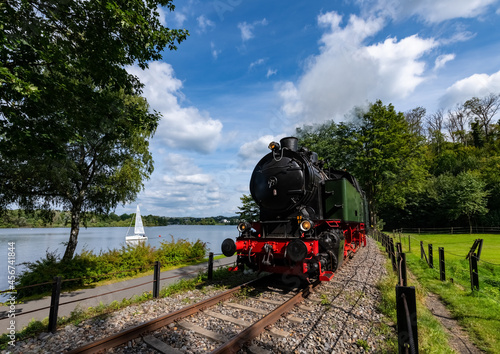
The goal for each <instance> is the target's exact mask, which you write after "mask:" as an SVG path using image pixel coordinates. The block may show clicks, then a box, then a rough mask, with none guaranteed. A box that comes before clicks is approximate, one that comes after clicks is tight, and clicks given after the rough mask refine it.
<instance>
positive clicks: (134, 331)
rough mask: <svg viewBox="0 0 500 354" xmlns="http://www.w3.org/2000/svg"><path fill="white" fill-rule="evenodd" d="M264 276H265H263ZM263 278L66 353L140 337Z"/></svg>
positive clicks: (226, 297) (91, 350)
mask: <svg viewBox="0 0 500 354" xmlns="http://www.w3.org/2000/svg"><path fill="white" fill-rule="evenodd" d="M264 278H265V277H264ZM262 279H263V278H259V279H255V280H252V281H250V282H247V283H244V284H241V285H238V286H236V287H234V288H232V289H229V290H226V291H225V292H223V293H220V294H218V295H216V296H213V297H211V298H209V299H206V300H203V301H200V302H198V303H196V304H193V305H189V306H187V307H184V308H182V309H180V310H177V311H174V312H171V313H168V314H166V315H163V316H160V317H157V318H154V319H152V320H150V321H147V322H144V323H142V324H140V325H137V326H134V327H132V328H129V329H126V330H123V331H121V332H118V333H116V334H113V335H111V336H109V337H105V338H102V339H99V340H97V341H95V342H92V343H87V344H85V345H83V346H81V347H79V348H76V349H73V350H71V351H69V352H68V354H76V353H95V352H97V351H101V350H106V349H110V348H114V347H117V346H119V345H121V344H123V343H126V342H128V341H130V340H131V339H135V338H138V337H140V336H141V335H142V334H144V333H147V332H152V331H155V330H157V329H159V328H162V327H164V326H167V325H168V324H170V323H172V322H174V321H177V320H179V319H181V318H184V317H187V316H190V315H192V314H194V313H197V312H199V311H202V310H204V309H206V308H208V307H210V306H214V305H217V304H218V303H219V302H221V301H224V300H226V299H228V298H230V297H232V296H233V295H234V294H235V293H237V292H238V291H240V290H241V289H242V288H244V287H247V286H251V285H254V283H258V282H261V281H262Z"/></svg>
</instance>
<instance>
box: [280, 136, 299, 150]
mask: <svg viewBox="0 0 500 354" xmlns="http://www.w3.org/2000/svg"><path fill="white" fill-rule="evenodd" d="M280 144H281V148H282V149H283V148H287V149H288V150H291V151H297V150H298V149H299V139H297V138H295V137H293V136H290V137H288V138H283V139H281V140H280Z"/></svg>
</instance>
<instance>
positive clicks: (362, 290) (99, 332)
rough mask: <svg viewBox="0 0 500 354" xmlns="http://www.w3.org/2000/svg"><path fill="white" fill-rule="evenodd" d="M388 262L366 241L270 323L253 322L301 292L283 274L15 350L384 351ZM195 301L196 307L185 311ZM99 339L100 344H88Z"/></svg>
mask: <svg viewBox="0 0 500 354" xmlns="http://www.w3.org/2000/svg"><path fill="white" fill-rule="evenodd" d="M385 262H386V257H385V256H384V255H383V254H382V253H380V252H379V251H378V248H377V246H376V245H375V242H374V241H373V240H371V239H369V240H368V245H367V247H366V248H361V249H360V250H359V252H358V253H357V254H356V255H355V256H354V258H353V259H351V260H350V261H349V262H347V263H345V264H344V265H343V266H342V268H341V269H340V270H339V271H337V272H336V274H335V277H334V278H333V279H332V281H330V282H326V283H321V284H320V285H318V286H316V287H315V288H314V290H312V291H311V290H309V291H310V294H309V295H308V296H305V294H304V296H302V297H303V299H302V300H301V301H300V303H298V304H296V305H293V306H291V309H290V310H288V312H287V314H286V315H282V313H280V314H279V315H276V317H277V318H278V319H277V321H275V322H274V324H273V325H266V324H264V323H261V324H260V325H257V324H256V323H257V322H258V321H260V320H261V319H262V318H265V317H267V316H266V315H269V314H270V313H271V312H272V311H273V310H275V309H277V308H278V307H279V306H280V305H282V304H284V303H285V302H286V301H288V300H290V299H291V298H292V297H293V296H295V295H296V294H297V293H298V291H297V290H290V288H293V285H294V284H292V283H291V279H286V277H285V278H282V277H281V276H277V278H276V276H275V277H274V278H273V280H270V281H269V280H264V281H267V284H268V285H267V286H266V285H265V284H264V283H260V284H259V283H250V284H245V285H246V286H242V287H237V288H234V289H231V290H226V291H221V290H218V289H216V288H215V287H213V286H210V287H208V289H204V290H192V291H188V292H186V293H183V294H177V295H173V296H170V297H166V298H161V299H154V300H150V301H148V302H145V303H141V304H137V305H132V306H129V307H127V308H124V309H122V310H120V311H117V312H115V313H112V314H110V315H109V316H107V317H104V318H94V319H89V320H86V321H83V322H81V323H78V324H71V325H68V326H66V327H62V328H60V329H59V330H58V331H57V333H55V334H50V335H47V334H42V335H40V336H39V337H38V338H32V339H29V340H27V341H23V342H19V343H17V344H16V347H15V348H13V349H14V350H12V351H11V352H12V353H28V352H29V353H47V352H50V353H67V352H73V353H77V352H106V353H127V354H131V353H159V352H162V351H163V352H167V353H170V352H174V353H175V352H176V353H179V352H182V353H209V352H213V351H215V350H217V349H218V348H219V347H222V346H223V345H224V344H225V343H226V342H228V341H229V339H231V338H235V339H234V340H235V341H239V344H238V345H240V346H241V342H246V344H245V346H244V347H243V349H241V350H240V351H239V352H240V353H245V352H253V353H269V352H272V353H307V354H309V353H325V352H328V353H330V352H334V353H356V352H357V353H362V352H363V353H364V352H366V351H378V352H381V351H384V348H386V347H385V346H386V344H385V343H386V342H387V341H388V340H390V339H391V338H395V334H394V328H393V327H391V324H390V323H389V325H387V320H386V319H384V317H383V316H382V315H381V314H380V313H379V312H378V310H377V306H378V304H379V300H380V295H379V292H378V290H377V288H376V284H377V282H378V280H379V279H380V277H381V276H382V275H383V274H384V273H386V270H385V267H384V264H385ZM269 284H271V285H269ZM279 284H282V285H279ZM283 284H284V285H285V286H284V285H283ZM287 285H290V286H289V287H288V288H287V287H286V286H287ZM242 289H243V290H242ZM221 293H222V294H223V295H221V296H222V297H224V296H227V298H226V299H225V300H224V299H222V297H213V296H214V295H216V294H221ZM299 296H301V295H299ZM221 299H222V300H221ZM192 303H197V305H195V306H191V305H190V306H187V305H189V304H192ZM290 304H291V303H290ZM190 311H192V312H190ZM278 313H279V311H278ZM252 327H253V328H257V327H260V328H259V331H261V332H260V334H258V335H256V333H257V332H258V331H257V330H256V331H255V332H253V331H254V330H253V329H248V332H251V336H249V337H247V338H245V339H238V340H236V338H239V337H235V336H236V335H237V334H239V333H241V332H244V330H245V329H246V328H252ZM127 328H128V329H127ZM200 328H202V329H203V330H199V329H200ZM263 328H264V331H262V329H263ZM200 333H201V334H200ZM207 334H208V335H209V336H212V335H213V336H214V337H215V338H216V339H212V338H209V337H207V336H206V335H207ZM250 337H253V339H252V340H249V339H248V338H250ZM97 338H102V339H100V340H98V341H97V342H92V343H88V342H91V341H92V340H93V339H97ZM105 342H107V344H105V345H104V344H103V343H105ZM86 343H87V344H86ZM99 343H101V344H99ZM162 343H163V344H162ZM101 345H102V346H101ZM155 346H156V347H157V348H159V350H158V349H154V348H155ZM168 347H171V348H170V349H171V351H167V349H165V348H168ZM75 348H76V349H75ZM85 348H87V349H85ZM105 348H108V349H105ZM162 348H163V349H162ZM172 348H173V349H172ZM170 349H169V350H170ZM83 350H87V351H83ZM174 350H175V351H174ZM221 350H222V349H221ZM224 350H229V349H224ZM232 350H235V349H234V347H233V349H232ZM386 351H390V350H386Z"/></svg>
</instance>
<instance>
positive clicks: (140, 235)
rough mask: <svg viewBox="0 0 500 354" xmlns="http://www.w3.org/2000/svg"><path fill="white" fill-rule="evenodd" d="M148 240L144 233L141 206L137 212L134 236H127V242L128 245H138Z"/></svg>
mask: <svg viewBox="0 0 500 354" xmlns="http://www.w3.org/2000/svg"><path fill="white" fill-rule="evenodd" d="M131 225H132V224H131ZM129 230H130V226H129ZM127 235H128V230H127ZM147 239H148V237H147V236H146V233H145V232H144V225H143V224H142V217H141V211H140V210H139V205H138V206H137V210H136V212H135V225H134V235H132V236H125V241H126V242H127V244H136V243H139V242H140V241H146V240H147Z"/></svg>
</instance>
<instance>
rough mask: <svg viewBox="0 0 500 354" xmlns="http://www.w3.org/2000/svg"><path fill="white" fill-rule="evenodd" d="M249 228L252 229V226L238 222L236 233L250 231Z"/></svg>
mask: <svg viewBox="0 0 500 354" xmlns="http://www.w3.org/2000/svg"><path fill="white" fill-rule="evenodd" d="M251 228H252V226H251V225H250V224H249V223H247V222H240V223H239V224H238V231H239V232H245V231H250V229H251Z"/></svg>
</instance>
